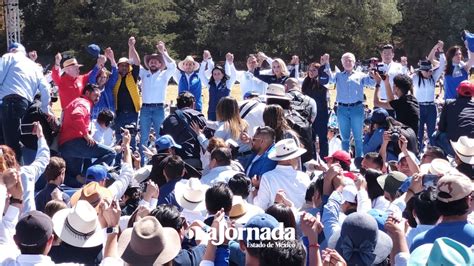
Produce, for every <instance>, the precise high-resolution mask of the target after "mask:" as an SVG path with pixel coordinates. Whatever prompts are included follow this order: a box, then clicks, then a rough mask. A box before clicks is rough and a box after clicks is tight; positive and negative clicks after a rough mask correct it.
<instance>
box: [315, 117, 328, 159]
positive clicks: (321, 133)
mask: <svg viewBox="0 0 474 266" xmlns="http://www.w3.org/2000/svg"><path fill="white" fill-rule="evenodd" d="M328 121H329V113H328V110H327V109H322V110H318V114H317V115H316V119H315V120H314V122H313V141H315V140H316V136H318V138H319V156H320V157H321V158H324V157H327V156H328V152H329V146H328ZM315 152H316V151H315ZM314 155H316V154H314ZM329 155H330V154H329ZM314 158H315V159H316V156H314Z"/></svg>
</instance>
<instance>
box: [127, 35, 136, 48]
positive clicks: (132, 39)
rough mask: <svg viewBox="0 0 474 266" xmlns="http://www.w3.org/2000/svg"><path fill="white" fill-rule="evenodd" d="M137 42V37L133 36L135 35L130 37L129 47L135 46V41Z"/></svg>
mask: <svg viewBox="0 0 474 266" xmlns="http://www.w3.org/2000/svg"><path fill="white" fill-rule="evenodd" d="M136 42H137V41H136V40H135V37H133V36H132V37H130V38H129V39H128V47H133V46H135V43H136Z"/></svg>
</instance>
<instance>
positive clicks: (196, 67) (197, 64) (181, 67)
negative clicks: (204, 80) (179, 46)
mask: <svg viewBox="0 0 474 266" xmlns="http://www.w3.org/2000/svg"><path fill="white" fill-rule="evenodd" d="M185 62H193V64H194V69H193V71H196V70H198V69H199V63H198V62H196V61H194V58H193V57H192V56H190V55H188V56H186V58H184V60H183V61H180V62H179V63H178V68H179V69H181V70H183V69H184V63H185Z"/></svg>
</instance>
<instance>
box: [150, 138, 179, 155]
mask: <svg viewBox="0 0 474 266" xmlns="http://www.w3.org/2000/svg"><path fill="white" fill-rule="evenodd" d="M155 146H156V150H157V151H162V150H167V149H169V148H171V147H174V148H178V149H181V145H179V144H176V142H175V141H174V139H173V137H171V136H170V135H163V136H161V137H159V138H158V139H157V140H156V141H155Z"/></svg>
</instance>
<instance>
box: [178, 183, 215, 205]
mask: <svg viewBox="0 0 474 266" xmlns="http://www.w3.org/2000/svg"><path fill="white" fill-rule="evenodd" d="M184 181H185V182H183V181H181V182H178V183H176V185H175V188H174V195H175V198H176V201H177V202H178V204H179V206H181V207H182V208H183V209H186V210H190V211H195V212H201V211H205V210H206V202H205V198H203V199H202V201H200V202H197V203H193V202H190V201H187V200H186V199H185V198H184V191H186V185H187V183H188V182H189V181H188V180H184ZM208 188H209V186H207V185H204V184H202V190H203V193H206V190H207V189H208Z"/></svg>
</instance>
